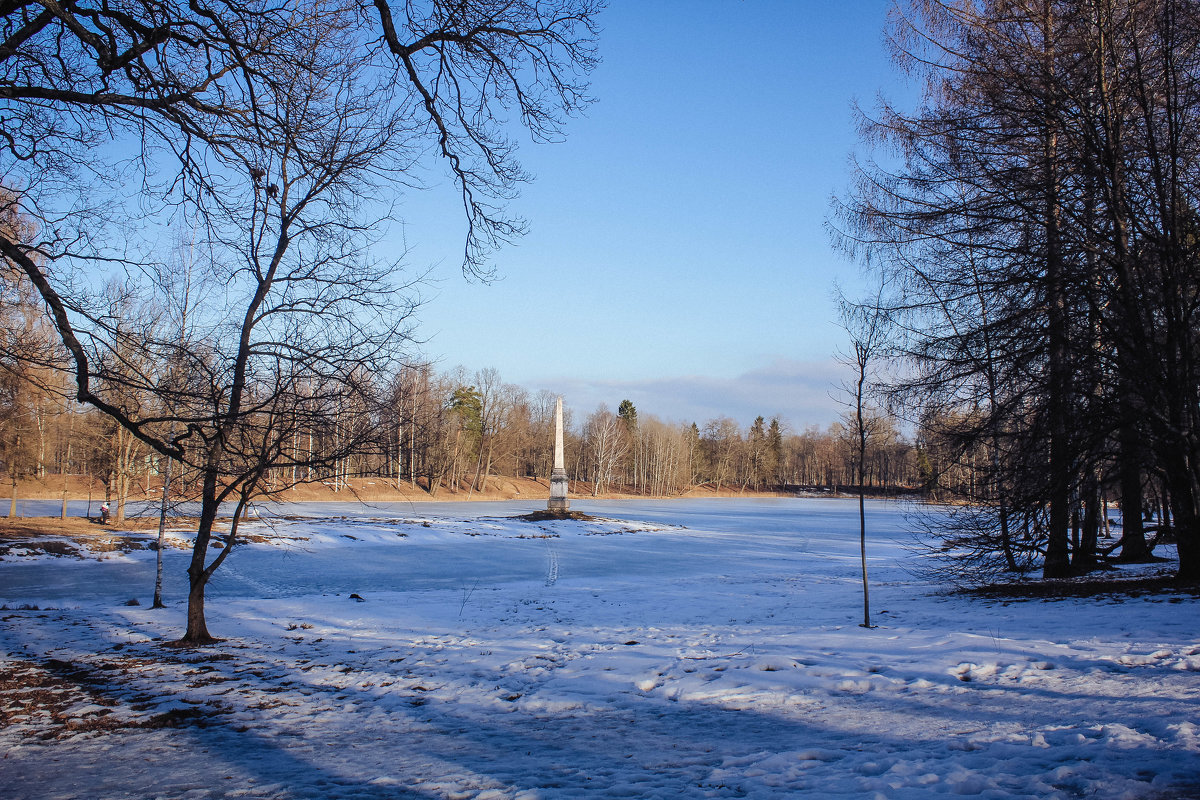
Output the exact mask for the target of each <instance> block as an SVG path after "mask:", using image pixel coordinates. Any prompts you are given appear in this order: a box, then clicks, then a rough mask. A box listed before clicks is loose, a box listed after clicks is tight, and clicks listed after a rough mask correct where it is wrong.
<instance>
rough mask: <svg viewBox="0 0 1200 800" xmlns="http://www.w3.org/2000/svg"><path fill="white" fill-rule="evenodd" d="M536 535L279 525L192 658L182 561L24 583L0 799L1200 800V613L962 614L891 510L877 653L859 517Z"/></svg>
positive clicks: (731, 516)
mask: <svg viewBox="0 0 1200 800" xmlns="http://www.w3.org/2000/svg"><path fill="white" fill-rule="evenodd" d="M542 505H543V504H542V503H540V502H537V503H533V502H530V503H524V504H523V503H495V504H488V503H460V504H437V503H429V504H394V505H379V506H373V507H363V506H359V505H342V504H302V505H289V506H282V507H274V508H272V509H270V513H265V512H264V513H263V514H261V515H260V517H259V519H257V520H254V521H251V522H250V523H248V524H247V526H246V528H245V530H246V532H247V533H252V534H254V535H255V537H256V538H262V539H265V540H266V541H256V542H252V543H248V544H246V545H245V546H242V547H240V548H239V549H238V550H237V551H236V552H234V553H232V554H230V557H229V559H228V561H226V562H225V564H224V565H223V566H222V567H221V568H220V570H218V571H217V573H216V575H215V577H214V580H213V582H212V584H211V587H210V590H209V593H208V595H209V603H208V606H207V617H208V624H209V629H210V631H211V632H212V633H213V635H215V636H217V637H220V638H221V639H222V641H220V642H219V643H217V644H214V645H212V646H209V647H204V648H199V649H189V648H184V649H179V648H175V647H171V646H168V643H169V642H171V641H172V640H173V639H176V638H178V636H179V635H180V634H181V633H182V631H183V627H184V621H185V613H186V603H185V602H184V598H185V591H184V589H185V585H184V583H185V582H184V573H183V570H184V567H185V564H186V560H187V552H186V551H185V550H183V549H172V550H170V551H167V552H166V556H167V559H166V562H167V563H166V569H167V587H166V593H165V594H166V602H167V608H165V609H157V610H156V609H151V608H149V607H148V601H149V598H150V591H151V588H152V585H153V570H154V553H153V552H152V551H148V550H138V551H134V552H131V553H128V554H122V553H92V554H88V555H87V556H86V557H85V558H69V557H52V556H45V555H41V556H35V557H24V556H21V555H19V554H16V553H10V554H9V555H6V556H5V558H4V560H3V562H0V605H6V606H7V610H5V612H4V613H3V614H0V751H3V752H4V754H5V757H4V758H2V759H0V786H3V787H4V790H3V791H4V797H5V800H9V798H13V800H60V799H61V800H70V799H73V798H81V797H88V798H90V797H103V798H106V800H144V799H145V798H148V797H162V798H184V797H186V798H188V799H189V800H222V799H223V798H241V799H242V800H260V799H261V800H576V798H580V797H596V798H618V797H627V798H639V800H668V799H673V798H680V797H684V798H693V797H695V798H719V799H720V800H725V799H726V798H728V799H729V800H733V799H734V798H756V799H757V800H776V799H777V798H781V797H821V798H824V797H852V798H871V799H872V800H927V798H930V797H947V798H949V797H957V798H961V797H977V798H989V799H991V798H996V799H998V798H1004V799H1005V800H1008V799H1009V798H1028V800H1047V798H1054V799H1055V800H1074V798H1080V797H1089V798H1103V799H1104V800H1134V799H1135V798H1136V799H1140V798H1146V800H1163V798H1185V797H1200V783H1198V781H1197V777H1196V776H1197V775H1200V723H1197V720H1200V682H1198V681H1197V673H1200V643H1198V642H1197V640H1196V634H1195V619H1196V611H1197V608H1198V604H1200V601H1198V600H1197V598H1196V596H1195V595H1194V594H1191V593H1189V592H1186V591H1179V592H1172V591H1164V592H1163V593H1160V594H1149V593H1142V594H1137V595H1131V596H1124V595H1116V596H1110V597H1098V598H1065V599H1061V600H1054V601H1042V600H984V599H980V598H976V597H971V596H966V595H962V594H955V593H951V592H947V591H946V589H947V587H946V586H943V585H938V584H935V583H931V582H930V580H929V579H927V578H925V577H923V576H922V575H921V574H920V572H919V570H916V571H915V570H913V569H912V568H913V567H915V566H917V565H918V564H919V562H920V559H921V556H919V555H917V554H915V553H913V552H912V551H910V550H908V549H907V547H906V545H907V544H908V543H909V538H908V535H907V533H905V525H904V523H905V518H904V512H905V509H906V507H905V506H902V505H900V504H896V503H889V502H882V501H874V502H871V503H870V505H869V507H868V526H869V536H868V556H869V563H870V572H871V598H872V619H873V622H874V623H875V626H874V627H872V628H869V629H865V628H862V627H860V626H859V624H858V623H859V622H861V620H862V587H861V583H860V572H859V569H860V567H859V557H858V517H857V503H856V502H855V501H853V500H827V499H777V500H753V501H741V500H727V499H720V500H682V501H664V502H656V501H620V502H595V503H593V502H587V501H583V500H575V501H572V507H573V508H574V509H575V510H579V511H584V512H587V513H589V514H592V515H594V516H596V517H602V518H604V519H603V520H597V521H592V522H578V521H553V522H542V523H531V522H526V521H522V520H518V519H515V518H514V517H515V516H516V515H518V514H521V513H525V512H529V511H534V510H537V509H539V508H541V507H542ZM173 543H174V544H175V545H186V543H187V536H186V535H185V534H184V533H183V532H178V533H176V534H173ZM214 553H215V551H214ZM1123 569H1124V570H1127V571H1129V572H1130V573H1131V574H1137V575H1140V574H1145V571H1149V570H1154V569H1157V570H1162V569H1165V568H1164V567H1162V566H1160V565H1158V566H1155V565H1152V566H1150V567H1124V568H1123ZM1138 570H1142V572H1139V571H1138ZM352 593H353V594H357V595H359V596H360V598H361V600H360V599H356V598H353V597H351V596H350V595H351V594H352ZM130 598H139V599H140V601H141V605H139V606H129V605H126V601H127V600H129V599H130Z"/></svg>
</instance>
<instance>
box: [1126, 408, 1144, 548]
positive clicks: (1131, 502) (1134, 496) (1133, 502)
mask: <svg viewBox="0 0 1200 800" xmlns="http://www.w3.org/2000/svg"><path fill="white" fill-rule="evenodd" d="M1123 416H1124V420H1123V422H1122V424H1121V430H1120V434H1119V435H1120V442H1119V443H1120V447H1121V450H1120V464H1119V466H1118V469H1119V470H1120V481H1121V555H1120V558H1119V560H1120V561H1124V562H1140V561H1145V560H1146V559H1148V558H1149V557H1150V547H1149V545H1147V543H1146V529H1145V527H1144V525H1143V522H1142V511H1143V504H1142V453H1141V441H1140V434H1139V431H1138V429H1137V425H1136V424H1135V423H1134V422H1133V420H1132V419H1131V418H1130V416H1129V414H1128V413H1126V414H1124V415H1123Z"/></svg>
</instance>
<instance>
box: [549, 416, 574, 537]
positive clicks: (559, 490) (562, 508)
mask: <svg viewBox="0 0 1200 800" xmlns="http://www.w3.org/2000/svg"><path fill="white" fill-rule="evenodd" d="M567 484H568V481H567V469H566V466H565V461H564V459H563V418H562V398H561V397H559V398H558V399H557V401H556V402H555V404H554V467H553V468H552V469H551V470H550V501H549V502H548V503H546V510H547V511H550V512H552V513H555V514H565V513H566V512H567V511H569V510H570V508H571V501H570V500H568V499H567Z"/></svg>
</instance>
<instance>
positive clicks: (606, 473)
mask: <svg viewBox="0 0 1200 800" xmlns="http://www.w3.org/2000/svg"><path fill="white" fill-rule="evenodd" d="M70 388H71V383H70V376H69V375H68V374H67V373H65V372H64V371H62V370H59V369H55V368H52V367H46V366H41V367H37V366H34V365H31V364H25V365H23V366H22V367H21V368H18V365H10V367H9V368H8V369H6V370H4V371H3V372H2V373H0V461H2V463H3V467H4V470H5V473H6V474H7V477H8V478H9V482H10V484H11V486H12V493H13V497H14V498H15V496H16V487H17V485H18V481H19V480H20V479H22V478H37V479H41V480H43V481H47V482H48V483H50V484H51V485H53V482H54V480H55V479H56V478H58V477H62V478H63V479H64V481H63V486H64V491H65V488H66V486H67V481H66V478H67V477H68V476H82V477H84V478H86V479H89V480H90V481H91V482H92V485H94V486H96V487H97V488H96V491H97V493H98V495H99V494H100V493H103V495H104V496H105V497H106V498H108V499H109V501H110V502H111V503H112V504H113V506H114V511H115V516H116V517H117V518H118V519H120V518H121V517H122V515H123V513H124V505H125V500H126V498H127V497H128V496H129V495H130V493H131V492H132V491H139V490H140V491H145V490H148V489H149V487H150V486H151V484H153V485H155V486H158V485H159V483H160V480H159V476H160V474H161V472H162V471H163V468H164V464H165V457H164V456H162V455H160V454H158V453H156V452H154V451H153V450H151V449H150V448H148V447H147V446H146V445H144V444H143V443H142V442H141V441H139V439H137V438H136V437H134V436H132V435H131V434H130V433H129V431H128V430H126V429H125V428H124V427H122V426H120V425H117V424H116V423H115V422H114V421H113V420H112V419H111V417H109V416H107V415H104V414H101V413H99V412H97V411H96V410H95V409H92V408H90V407H87V406H83V405H80V404H78V403H75V402H73V401H72V400H71V399H70ZM554 400H555V396H554V395H553V394H552V393H550V392H548V391H544V390H543V391H540V392H530V391H528V390H527V389H525V388H523V387H521V386H517V385H514V384H510V383H504V382H502V381H501V379H500V375H499V373H498V372H497V371H496V370H494V369H483V370H478V371H476V372H474V373H468V372H467V371H466V370H464V369H462V368H459V369H457V370H454V371H450V372H445V373H442V372H438V371H436V370H434V369H432V368H430V367H428V366H415V367H404V368H401V369H400V370H399V371H397V372H396V373H395V374H393V375H391V376H388V377H387V379H386V380H383V381H379V382H378V383H377V385H375V387H374V391H373V403H365V402H362V401H361V398H360V399H359V402H358V403H356V404H354V407H352V408H351V407H348V408H344V409H340V410H337V411H335V412H334V413H330V414H324V415H313V416H311V417H309V418H307V419H306V420H305V421H304V423H303V424H299V425H294V426H292V429H291V432H290V435H289V436H288V437H287V442H286V444H285V448H284V449H285V450H286V451H287V452H284V453H282V454H281V457H280V458H277V459H274V460H273V461H274V463H276V464H279V466H275V467H272V468H271V469H270V470H268V471H267V473H266V475H265V476H264V481H263V491H264V493H267V494H270V493H272V492H279V491H282V490H284V489H287V488H289V487H291V486H294V485H297V484H302V483H309V482H320V483H324V484H326V485H328V486H330V487H332V488H333V489H334V490H335V491H338V490H341V489H344V488H345V487H346V486H347V485H348V482H349V481H350V480H351V479H353V478H358V477H373V478H376V479H379V478H383V479H386V480H389V481H392V482H393V483H394V484H396V485H397V486H400V485H402V484H404V485H408V486H412V487H418V488H420V489H422V490H425V491H428V492H429V493H430V494H431V495H433V496H435V497H436V496H438V494H439V492H442V491H444V490H450V491H454V492H463V491H466V492H472V491H475V492H480V491H485V490H486V489H487V486H488V482H489V480H490V479H492V478H494V477H495V476H497V475H508V476H522V477H524V476H528V477H537V478H545V477H547V476H548V475H549V473H550V467H551V458H552V441H553V430H554V428H553V425H554V418H553V414H554ZM568 400H569V398H568ZM146 402H147V403H148V402H149V400H148V399H147V401H146ZM565 415H566V435H565V454H566V461H567V470H568V472H569V474H570V477H571V479H572V480H573V481H575V482H576V488H575V491H580V490H581V489H582V491H586V492H591V493H592V494H600V493H605V492H627V493H635V494H646V495H653V496H671V495H678V494H681V493H683V492H686V491H687V490H689V489H691V488H692V487H695V486H702V485H704V486H708V487H711V488H713V489H716V490H722V489H738V490H746V489H752V490H781V491H796V490H805V489H807V490H818V489H824V490H833V491H837V490H840V489H845V488H846V487H849V486H851V485H852V484H853V482H854V474H855V465H854V456H855V452H854V449H853V447H852V444H853V442H852V440H851V437H850V436H849V434H848V431H847V429H846V428H845V426H843V425H842V424H841V423H834V424H833V425H830V426H829V427H827V428H824V429H821V428H818V427H816V426H809V427H806V428H804V429H795V428H793V427H792V426H791V425H790V424H788V423H787V422H785V421H784V420H781V419H779V418H771V419H766V418H764V417H761V416H760V417H758V418H756V419H754V420H752V421H750V422H749V424H741V423H739V422H738V421H736V420H734V419H732V418H729V417H720V418H717V419H711V420H707V421H703V422H666V421H664V420H662V419H660V418H658V417H656V416H654V415H652V414H646V413H641V412H639V410H638V409H636V408H635V407H634V405H633V404H632V403H631V402H630V401H628V400H624V401H621V402H619V403H617V404H616V411H613V410H611V409H610V408H607V407H605V406H601V407H599V408H597V409H595V410H593V411H591V412H590V413H588V414H587V415H586V416H581V415H580V414H579V413H578V412H577V411H576V410H574V409H572V408H571V407H570V405H569V403H568V404H567V406H566V409H565ZM163 424H167V423H165V422H164V423H163ZM347 440H352V441H354V443H355V445H356V446H355V448H354V449H353V450H352V451H350V452H344V442H345V441H347ZM329 454H333V455H336V457H326V456H327V455H329ZM935 460H936V459H935ZM930 464H931V459H930V456H929V454H928V453H925V452H923V451H921V450H919V449H918V448H917V447H916V446H915V445H914V444H913V442H911V441H910V440H909V439H907V438H906V437H904V436H902V435H901V434H900V433H899V432H898V431H897V427H896V426H895V425H894V424H893V423H892V422H891V421H890V420H884V421H883V423H882V424H881V425H880V428H879V434H878V435H876V436H875V437H873V439H872V444H871V447H870V448H869V450H868V458H867V462H866V471H865V476H866V484H867V485H868V487H870V488H871V489H872V490H873V491H875V492H880V491H882V490H887V491H892V490H896V489H913V488H914V487H916V488H920V487H932V486H935V485H936V484H937V483H938V479H937V477H935V475H934V473H933V472H932V471H931V468H930ZM178 471H179V470H178V467H177V468H176V474H177V475H178ZM943 480H944V476H943ZM195 483H196V473H195V471H194V470H193V471H189V469H188V465H186V464H185V465H184V467H183V476H182V478H177V479H176V482H175V484H174V488H173V493H174V494H175V495H176V496H179V497H186V496H188V495H189V494H191V493H192V492H194V491H195V490H196V485H195Z"/></svg>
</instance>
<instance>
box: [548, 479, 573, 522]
mask: <svg viewBox="0 0 1200 800" xmlns="http://www.w3.org/2000/svg"><path fill="white" fill-rule="evenodd" d="M568 484H569V482H568V480H567V471H566V470H565V469H560V468H557V467H556V468H555V469H554V470H552V471H551V472H550V500H549V501H548V502H547V503H546V510H547V511H553V512H555V513H557V514H561V513H563V512H564V511H567V510H569V509H570V508H571V501H570V500H568V499H567V486H568Z"/></svg>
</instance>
